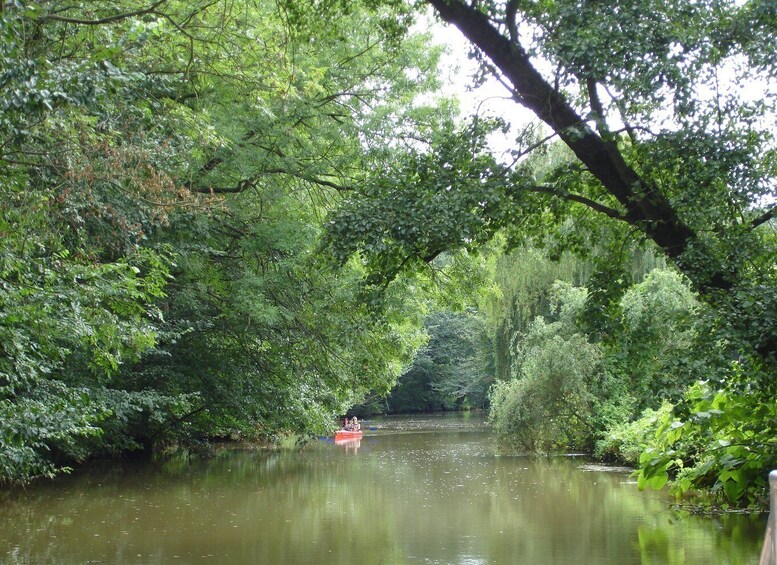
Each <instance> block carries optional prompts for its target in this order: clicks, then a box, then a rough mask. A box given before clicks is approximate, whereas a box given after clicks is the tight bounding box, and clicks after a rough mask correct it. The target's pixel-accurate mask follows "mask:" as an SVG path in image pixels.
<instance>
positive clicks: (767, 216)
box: [750, 206, 777, 229]
mask: <svg viewBox="0 0 777 565" xmlns="http://www.w3.org/2000/svg"><path fill="white" fill-rule="evenodd" d="M775 215H777V206H774V207H772V208H771V209H769V210H767V211H766V212H764V213H763V214H761V215H760V216H758V217H757V218H755V219H754V220H753V221H752V222H750V228H751V229H755V228H757V227H758V226H760V225H761V224H765V223H766V222H768V221H769V220H771V219H772V218H774V217H775Z"/></svg>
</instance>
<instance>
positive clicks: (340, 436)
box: [335, 430, 362, 441]
mask: <svg viewBox="0 0 777 565" xmlns="http://www.w3.org/2000/svg"><path fill="white" fill-rule="evenodd" d="M361 438H362V432H361V431H358V432H354V431H350V430H337V431H336V432H335V441H349V440H352V439H361Z"/></svg>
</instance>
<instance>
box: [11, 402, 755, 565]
mask: <svg viewBox="0 0 777 565" xmlns="http://www.w3.org/2000/svg"><path fill="white" fill-rule="evenodd" d="M369 426H370V428H373V429H367V430H365V434H364V438H363V439H362V440H360V441H358V442H353V443H348V444H343V445H337V444H334V443H333V442H332V441H331V440H319V441H315V442H313V443H312V444H310V445H308V446H307V447H305V449H303V450H302V451H296V450H295V451H284V452H266V451H263V450H258V449H234V448H230V449H220V450H218V451H217V452H216V454H215V456H214V457H212V458H196V457H195V458H191V457H178V458H171V459H166V460H160V461H153V462H145V463H125V464H122V465H120V466H117V465H112V466H109V467H101V468H92V469H89V470H84V471H81V472H78V473H75V474H74V475H73V476H67V477H62V478H59V479H57V480H55V481H52V482H48V483H42V484H39V485H35V486H33V487H30V488H28V489H27V490H24V491H14V492H11V493H5V494H4V495H3V497H2V498H0V562H3V563H133V564H134V563H138V564H139V563H150V564H156V563H219V564H222V563H230V564H231V563H236V564H242V563H251V564H268V565H281V564H284V565H295V564H314V565H328V564H337V565H341V564H342V565H372V564H375V565H378V564H380V565H400V564H415V563H418V564H460V565H480V564H491V565H497V564H532V565H534V564H539V565H545V564H573V565H586V564H597V565H598V564H617V565H626V564H630V563H639V564H643V565H644V564H651V565H658V564H672V565H682V564H697V563H698V564H702V563H703V564H721V565H722V564H756V563H757V562H758V552H759V548H760V544H761V539H762V535H763V530H764V527H765V518H763V517H752V516H743V515H729V516H724V517H718V518H702V517H697V516H690V515H681V514H678V513H677V512H676V511H674V510H672V508H671V505H670V502H671V499H669V498H668V497H667V495H666V494H665V493H661V492H639V491H638V490H637V487H636V484H635V483H634V481H633V480H632V479H631V478H630V477H629V474H628V473H627V472H625V471H623V470H621V471H613V470H609V469H605V468H601V467H599V466H596V465H592V464H590V463H588V462H587V461H586V460H585V459H583V458H581V457H573V456H566V457H554V458H550V459H539V460H538V459H534V458H530V457H505V456H498V455H496V449H495V445H494V439H493V436H492V434H491V432H490V431H489V430H488V428H487V426H486V424H485V422H484V421H483V418H482V417H481V416H479V415H477V414H449V415H433V416H413V417H409V416H405V417H387V418H380V419H375V420H373V421H371V422H369Z"/></svg>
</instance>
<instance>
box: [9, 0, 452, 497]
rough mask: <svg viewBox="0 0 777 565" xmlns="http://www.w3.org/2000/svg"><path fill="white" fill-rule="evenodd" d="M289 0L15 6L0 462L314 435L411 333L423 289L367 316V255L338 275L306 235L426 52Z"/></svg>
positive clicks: (387, 124) (346, 183) (404, 116)
mask: <svg viewBox="0 0 777 565" xmlns="http://www.w3.org/2000/svg"><path fill="white" fill-rule="evenodd" d="M291 17H292V15H291V14H290V13H289V12H287V11H284V10H283V9H279V7H278V6H277V5H276V4H274V3H265V2H252V1H245V2H229V3H227V2H210V1H207V2H205V1H204V2H178V1H173V0H162V1H157V2H148V3H146V2H135V1H132V0H128V1H126V2H118V3H94V2H58V1H55V2H11V3H5V4H4V5H3V9H2V12H0V57H1V58H2V64H0V87H1V88H0V109H1V111H2V113H1V114H0V192H1V193H2V198H0V234H1V235H2V237H1V238H0V240H1V241H2V243H1V244H0V482H24V481H27V480H29V479H31V478H33V477H36V476H41V475H51V474H53V473H55V472H56V471H57V470H59V469H61V468H63V467H64V466H67V465H72V464H73V463H74V462H79V461H83V460H84V459H87V458H89V457H91V456H94V455H99V454H105V453H120V452H125V451H128V450H133V449H138V448H145V449H152V448H155V447H159V446H160V445H164V444H166V443H168V442H171V441H177V440H184V441H187V442H191V441H197V440H200V439H205V438H209V437H213V436H219V435H221V436H232V437H234V436H236V435H242V436H249V437H273V436H275V435H277V434H281V433H287V432H290V431H298V432H299V431H304V432H307V433H310V432H323V431H325V430H327V429H329V428H330V427H331V426H333V425H334V422H335V416H336V415H337V414H339V413H341V412H342V411H344V410H345V409H346V408H347V407H348V406H349V405H350V404H352V403H354V402H356V401H358V400H360V399H361V398H362V397H363V396H364V395H365V394H366V393H367V392H368V391H381V390H382V391H384V392H385V391H387V390H388V388H389V387H390V386H391V384H392V383H393V381H394V379H395V378H396V376H397V375H398V374H399V373H400V372H401V370H402V368H403V367H404V366H405V365H406V364H407V363H408V362H409V359H410V355H411V354H412V352H413V351H414V349H415V348H416V347H417V346H418V345H419V344H420V343H421V335H422V333H421V322H422V313H421V311H420V310H419V309H417V308H414V307H413V300H414V299H413V296H414V291H413V289H412V288H407V289H402V288H397V289H396V291H395V292H393V293H391V292H390V293H386V295H384V296H383V297H382V301H381V305H382V309H381V311H380V313H377V310H376V309H375V308H374V307H370V306H369V305H368V304H367V303H366V302H365V301H363V300H362V298H363V291H362V288H361V285H360V278H361V268H360V266H359V265H358V264H353V265H351V266H350V267H348V268H346V269H343V270H341V271H340V272H338V273H333V272H332V271H331V269H329V267H328V266H327V264H326V263H324V262H322V261H321V260H320V259H319V257H318V256H317V255H316V254H315V249H316V246H317V245H318V237H319V231H320V229H321V224H322V222H323V218H324V212H325V210H326V209H327V208H328V207H330V206H331V205H333V204H334V203H335V202H337V200H338V198H339V196H338V194H339V193H340V192H342V191H347V190H349V189H350V186H351V185H353V184H355V183H358V182H359V179H360V178H361V177H363V176H364V175H366V174H367V172H368V171H369V170H370V168H371V167H372V163H373V162H374V161H375V160H376V159H380V158H381V155H382V154H383V153H385V152H386V151H390V149H391V147H392V145H393V144H395V143H397V141H398V140H400V139H401V138H402V135H401V134H400V131H402V130H404V131H407V132H413V131H415V130H416V129H418V128H419V127H423V125H418V124H423V123H424V122H426V121H428V120H429V119H430V116H431V115H432V113H431V111H430V110H429V109H428V108H425V107H424V105H423V104H421V103H419V104H414V103H412V101H413V100H414V99H415V98H416V97H417V96H419V95H420V93H422V92H425V91H427V90H428V89H433V88H434V87H435V85H436V82H435V80H436V79H435V76H434V73H433V72H432V71H433V69H434V67H435V64H436V58H437V51H436V50H435V49H430V48H428V47H427V46H426V45H427V42H426V39H425V38H423V37H416V38H413V37H408V38H407V41H406V42H404V43H403V44H402V45H399V44H398V43H397V42H396V41H394V40H393V39H392V38H391V37H389V36H388V35H387V33H386V32H383V31H380V30H378V31H376V30H375V29H373V28H372V27H371V26H370V25H366V24H368V23H369V22H371V21H375V22H378V21H383V18H382V16H379V15H377V14H376V13H374V12H370V11H368V10H361V11H357V12H355V13H352V14H350V15H343V16H341V17H339V18H338V19H337V21H330V22H328V23H327V25H326V26H322V27H320V28H319V29H318V30H317V33H316V38H315V40H312V39H309V38H308V37H303V36H295V33H294V29H293V26H291V25H290V24H289V18H291ZM357 22H358V23H359V25H357ZM361 24H365V25H361ZM411 77H412V79H411ZM436 111H437V112H442V113H446V112H448V111H449V109H448V107H447V105H446V103H444V102H441V103H440V106H439V108H438V109H437V110H436Z"/></svg>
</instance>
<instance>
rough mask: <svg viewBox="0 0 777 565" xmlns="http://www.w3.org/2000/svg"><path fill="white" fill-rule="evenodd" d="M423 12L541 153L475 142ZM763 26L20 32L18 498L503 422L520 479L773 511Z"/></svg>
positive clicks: (461, 22)
mask: <svg viewBox="0 0 777 565" xmlns="http://www.w3.org/2000/svg"><path fill="white" fill-rule="evenodd" d="M429 8H433V13H434V17H437V18H439V19H441V20H444V21H447V22H449V23H451V24H453V25H455V26H457V27H458V28H459V29H460V30H461V32H463V34H464V36H465V37H466V38H467V39H468V41H469V42H470V44H471V46H472V52H471V56H472V58H473V60H474V61H475V62H477V63H478V69H479V70H478V73H477V74H476V76H474V77H472V84H473V86H477V85H478V84H479V83H480V82H482V81H483V80H484V79H485V77H486V76H496V77H497V79H498V80H500V81H501V82H503V83H504V84H505V85H506V87H507V88H508V89H509V92H510V93H511V95H512V97H513V99H514V100H515V101H516V103H518V104H521V105H522V106H523V107H525V108H527V109H528V110H530V111H531V112H532V113H533V114H534V115H535V116H536V117H537V119H538V121H537V122H536V123H533V124H530V125H528V126H525V127H521V128H518V129H515V128H513V129H511V128H510V127H509V124H508V123H507V121H506V119H505V116H499V115H486V114H482V113H476V114H473V115H461V114H460V112H459V111H458V106H457V102H456V100H454V99H451V98H449V97H446V96H445V95H444V94H445V92H446V86H445V85H444V84H443V83H441V81H440V78H439V76H440V75H439V71H438V67H439V60H440V56H441V48H440V47H439V46H435V45H434V44H433V42H432V41H431V37H430V35H429V34H427V33H419V32H417V31H416V30H418V29H420V26H419V25H417V24H416V25H414V24H413V22H414V21H423V18H425V17H427V15H428V13H427V9H429ZM775 29H777V7H775V5H774V4H773V3H771V2H767V1H750V2H727V1H724V0H707V1H705V2H671V3H670V2H663V1H661V0H639V1H635V2H631V3H629V4H628V6H626V5H624V6H620V5H619V7H618V9H610V8H608V7H606V6H602V5H601V3H596V2H573V1H569V0H543V1H532V2H530V1H521V0H519V1H514V0H513V1H509V2H506V3H499V2H474V3H469V4H464V3H459V2H443V1H442V0H441V1H440V2H438V1H436V0H430V1H429V2H426V3H424V2H420V3H418V4H417V5H410V4H406V3H404V2H393V1H375V0H369V1H365V2H363V3H355V2H336V1H332V2H328V1H321V2H303V1H301V0H300V1H296V0H287V1H283V2H264V1H251V0H234V1H223V0H202V1H200V0H198V1H195V2H179V1H175V0H157V1H156V2H152V1H147V2H142V1H134V0H126V1H123V2H117V3H110V4H109V3H105V4H103V3H95V2H62V1H59V0H52V1H47V2H19V1H12V2H5V3H4V4H3V5H2V13H1V18H0V59H2V65H1V66H0V86H2V88H0V109H1V111H2V114H0V140H1V144H0V191H2V199H0V235H2V245H1V246H0V477H2V481H3V482H5V483H6V484H21V483H24V482H27V481H29V480H32V479H33V478H37V477H42V476H53V475H54V474H56V473H58V472H61V471H64V470H67V469H69V468H71V467H72V466H73V465H76V464H79V463H82V462H84V461H88V460H90V459H92V458H96V457H104V456H115V455H119V454H125V453H128V452H132V451H138V450H141V451H143V452H153V451H159V450H161V449H164V448H165V447H168V446H171V445H195V444H197V443H199V442H205V441H208V440H212V439H213V438H225V437H229V438H238V437H239V438H246V439H252V440H253V439H262V440H273V439H277V438H279V437H281V436H283V435H286V434H290V433H299V434H321V433H326V432H328V431H331V429H332V426H333V425H334V423H335V422H336V418H337V416H338V415H342V414H343V413H345V412H346V411H347V410H348V409H349V408H351V407H352V406H354V405H357V404H361V405H362V410H367V409H368V407H373V409H374V408H375V407H378V409H380V410H386V409H394V410H408V409H413V410H429V409H438V408H445V409H461V408H469V407H482V406H486V405H489V406H490V409H491V416H490V417H491V420H492V423H493V425H494V428H495V430H496V432H497V434H498V436H499V437H500V440H501V443H502V445H503V446H504V449H506V450H510V451H520V452H526V451H531V452H537V453H552V452H555V451H558V450H568V449H585V450H588V451H591V452H594V453H597V454H598V455H599V456H601V457H603V458H609V459H612V460H619V461H624V462H627V463H631V464H635V465H638V466H639V483H640V486H643V487H644V486H652V487H656V488H660V487H663V486H664V485H665V484H666V483H667V481H669V480H672V483H673V488H674V489H675V490H676V492H678V493H684V492H689V491H698V490H702V491H704V492H706V493H708V494H709V495H710V496H711V498H710V499H709V500H712V501H715V502H717V503H720V504H726V505H732V504H733V505H739V506H759V505H762V504H763V503H764V502H765V498H764V494H765V487H766V472H767V471H768V470H769V469H771V468H773V467H775V466H777V443H776V440H775V437H777V434H776V433H775V426H776V425H777V404H776V403H775V402H774V400H775V379H774V376H775V369H776V367H777V358H776V357H775V355H776V353H775V351H776V349H777V329H776V325H775V320H777V280H776V278H777V270H776V268H775V265H776V264H777V261H775V253H776V252H777V244H776V241H775V237H776V236H775V219H774V210H775V208H774V202H775V196H777V194H775V193H776V192H777V188H776V185H775V176H777V175H776V173H777V158H776V157H777V154H775V146H774V138H773V132H774V125H775V120H774V118H775V113H774V109H775V94H777V92H775V88H774V80H773V79H774V76H775V64H776V63H777V47H776V46H775V41H774V37H775ZM753 85H756V86H755V87H754V86H753ZM753 88H757V89H758V90H759V92H760V94H759V95H758V96H753V91H752V89H753ZM499 132H501V134H502V135H503V136H505V135H506V136H508V137H507V138H508V139H509V141H510V145H509V148H508V151H507V152H503V151H501V150H500V151H494V150H492V149H491V144H490V142H489V140H490V139H493V137H492V136H493V135H494V134H495V133H499ZM397 379H399V385H398V386H397V387H395V384H396V382H397ZM389 393H390V395H389ZM387 395H389V396H387Z"/></svg>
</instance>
